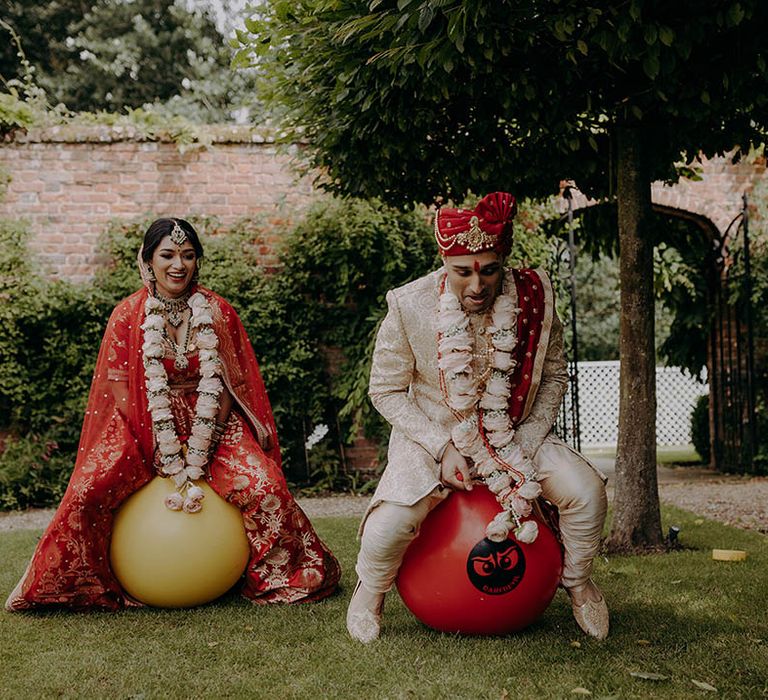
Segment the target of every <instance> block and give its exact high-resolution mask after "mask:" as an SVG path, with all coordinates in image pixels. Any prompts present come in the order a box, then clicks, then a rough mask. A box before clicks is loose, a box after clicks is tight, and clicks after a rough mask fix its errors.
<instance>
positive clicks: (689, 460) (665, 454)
mask: <svg viewBox="0 0 768 700" xmlns="http://www.w3.org/2000/svg"><path fill="white" fill-rule="evenodd" d="M582 451H583V452H584V454H585V455H587V456H588V457H610V458H611V459H616V447H585V448H584V450H582ZM656 462H657V463H658V464H696V463H699V465H700V463H701V457H700V456H699V453H698V452H696V448H695V447H694V446H693V445H657V446H656Z"/></svg>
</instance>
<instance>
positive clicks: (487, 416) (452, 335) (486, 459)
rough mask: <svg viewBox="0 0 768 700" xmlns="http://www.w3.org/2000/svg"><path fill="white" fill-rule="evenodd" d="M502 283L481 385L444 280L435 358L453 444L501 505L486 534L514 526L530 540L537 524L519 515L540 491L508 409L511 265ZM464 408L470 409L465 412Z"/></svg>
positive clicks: (457, 306)
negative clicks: (454, 420)
mask: <svg viewBox="0 0 768 700" xmlns="http://www.w3.org/2000/svg"><path fill="white" fill-rule="evenodd" d="M503 284H504V287H503V289H502V293H501V294H499V296H498V297H496V301H495V302H494V304H493V309H492V310H491V323H490V325H489V326H488V327H487V329H486V332H487V333H488V334H489V337H490V343H491V347H492V350H493V352H492V354H491V353H490V352H489V358H490V376H489V377H488V379H487V381H486V382H485V386H483V387H482V389H481V387H480V378H478V377H475V376H474V372H473V370H472V351H473V349H474V339H473V338H472V336H471V334H470V330H469V329H470V324H469V316H468V314H467V312H466V311H465V310H464V308H463V307H462V305H461V302H460V301H459V299H458V297H457V296H456V295H455V294H453V292H451V291H450V290H449V288H448V284H447V283H445V282H444V284H443V291H442V293H441V295H440V311H439V313H438V329H439V334H438V346H437V347H438V358H439V360H438V364H439V367H440V373H441V375H442V377H443V378H444V382H443V385H444V388H445V392H446V394H447V396H446V399H447V401H448V405H449V407H450V408H451V410H453V411H454V412H455V414H456V415H457V417H458V418H460V423H459V424H458V425H456V426H454V428H453V430H452V431H451V439H452V441H453V444H454V445H455V447H456V449H457V450H458V451H459V452H460V453H461V454H462V455H463V456H464V457H468V458H470V459H471V460H472V461H473V462H474V465H475V469H476V471H477V474H478V475H479V476H481V477H482V478H483V479H484V481H485V483H486V485H487V486H488V488H489V489H490V490H491V491H492V492H493V493H494V494H496V499H497V500H498V502H499V504H500V505H501V506H502V508H503V509H504V510H503V511H502V512H501V513H499V514H498V515H497V516H496V517H495V518H494V519H493V520H492V521H491V522H490V523H488V526H487V527H486V530H485V534H486V537H488V539H490V540H493V541H494V542H503V541H504V540H506V539H507V537H508V536H509V531H510V530H511V529H512V527H515V537H516V538H517V539H518V541H520V542H533V541H534V540H535V539H536V537H537V536H538V532H539V530H538V525H537V524H536V522H535V521H532V520H528V521H525V522H522V518H525V517H527V516H529V515H530V514H531V511H532V503H531V501H533V500H535V499H536V498H537V497H538V496H539V495H540V494H541V486H540V485H539V484H538V482H537V474H536V471H535V469H534V467H533V463H532V462H531V460H530V459H528V458H527V457H526V456H525V455H524V454H523V452H522V450H521V449H520V447H519V446H518V445H515V444H513V443H512V439H513V437H514V435H515V429H514V428H513V427H512V420H511V419H510V417H509V413H508V410H507V409H508V404H509V397H510V396H511V394H512V390H511V386H510V377H511V375H512V372H513V370H514V368H515V366H516V364H517V363H516V361H515V360H514V359H512V351H513V350H514V349H515V346H516V345H517V334H516V328H517V315H518V314H519V313H520V309H519V308H516V307H515V303H514V300H513V299H512V297H511V296H510V295H509V293H508V290H509V289H510V288H511V285H513V284H514V278H513V277H512V272H511V271H508V272H507V273H506V275H505V279H504V283H503ZM468 411H472V413H471V415H469V416H466V415H465V414H466V413H467V412H468Z"/></svg>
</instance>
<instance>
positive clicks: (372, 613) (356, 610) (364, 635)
mask: <svg viewBox="0 0 768 700" xmlns="http://www.w3.org/2000/svg"><path fill="white" fill-rule="evenodd" d="M383 608H384V594H383V593H371V592H370V591H369V590H368V589H367V588H366V587H365V586H363V583H362V581H358V582H357V585H356V586H355V590H354V592H353V593H352V599H351V600H350V601H349V607H348V608H347V631H348V632H349V634H350V636H351V637H352V639H356V640H357V641H358V642H362V643H363V644H370V643H371V642H372V641H374V640H376V639H378V638H379V633H380V632H381V611H382V609H383Z"/></svg>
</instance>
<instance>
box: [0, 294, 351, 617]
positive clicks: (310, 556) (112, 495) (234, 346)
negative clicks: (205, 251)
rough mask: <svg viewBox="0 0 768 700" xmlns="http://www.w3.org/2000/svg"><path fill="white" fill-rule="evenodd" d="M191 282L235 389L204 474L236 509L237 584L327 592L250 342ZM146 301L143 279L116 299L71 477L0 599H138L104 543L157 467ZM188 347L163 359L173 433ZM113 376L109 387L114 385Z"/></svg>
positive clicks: (315, 541)
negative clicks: (145, 349)
mask: <svg viewBox="0 0 768 700" xmlns="http://www.w3.org/2000/svg"><path fill="white" fill-rule="evenodd" d="M197 291H199V292H201V293H202V294H204V296H205V297H206V299H207V300H208V302H209V303H210V305H211V307H212V309H213V321H214V322H213V327H214V330H215V332H216V336H217V338H218V340H219V346H218V351H219V357H220V359H221V364H222V380H223V381H224V383H225V385H226V386H227V388H228V389H229V391H230V393H231V394H232V396H233V397H234V399H235V402H234V406H233V408H232V411H231V413H230V417H229V420H228V424H227V429H226V431H225V433H224V435H223V437H222V439H221V441H220V442H219V444H218V446H217V448H216V450H215V452H214V455H213V457H212V459H211V462H210V464H209V466H208V469H207V475H206V477H205V478H206V480H207V481H208V483H209V484H210V486H211V487H212V488H213V490H214V491H216V493H218V494H219V495H220V496H221V497H222V498H224V499H226V500H227V501H229V502H230V503H233V504H234V505H236V506H237V507H238V508H239V509H240V510H241V512H242V514H243V522H244V525H245V529H246V533H247V535H248V541H249V544H250V560H249V562H248V566H247V568H246V571H245V573H244V575H243V579H242V583H241V584H240V585H241V592H242V594H243V596H245V597H246V598H247V599H249V600H251V601H252V602H254V603H278V602H284V603H289V602H304V601H312V600H319V599H321V598H324V597H326V596H328V595H330V594H331V593H332V592H333V591H334V590H335V588H336V585H337V583H338V580H339V576H340V570H339V564H338V562H337V561H336V558H335V557H334V556H333V554H331V552H330V551H329V549H328V548H327V547H326V546H325V544H323V542H322V541H321V540H320V538H319V537H318V536H317V534H316V533H315V531H314V529H313V528H312V525H311V524H310V522H309V520H308V518H307V516H306V515H305V514H304V512H303V511H302V510H301V508H300V507H299V506H298V505H297V504H296V502H295V501H294V499H293V497H292V496H291V494H290V492H289V491H288V487H287V484H286V482H285V478H284V476H283V473H282V470H281V466H280V450H279V447H278V445H277V439H276V430H275V423H274V419H273V416H272V410H271V408H270V404H269V400H268V398H267V394H266V390H265V388H264V383H263V381H262V379H261V374H260V372H259V367H258V364H257V362H256V357H255V355H254V353H253V349H252V348H251V345H250V342H249V341H248V338H247V336H246V334H245V330H244V328H243V326H242V324H241V322H240V319H239V318H238V317H237V314H236V313H235V311H234V309H232V307H231V306H230V305H229V304H228V303H227V302H226V301H225V300H224V299H222V298H221V297H219V296H218V295H216V294H214V293H213V292H210V291H208V290H206V289H203V288H199V287H198V288H197ZM146 299H147V290H146V289H142V290H140V291H138V292H136V293H135V294H133V295H131V296H130V297H128V298H127V299H125V300H123V301H122V302H121V303H120V304H119V305H118V306H117V307H116V308H115V310H114V311H113V313H112V316H111V317H110V320H109V323H108V325H107V329H106V332H105V334H104V339H103V341H102V344H101V349H100V351H99V357H98V360H97V362H96V371H95V373H94V377H93V383H92V385H91V392H90V395H89V399H88V407H87V410H86V413H85V420H84V423H83V431H82V435H81V438H80V446H79V449H78V456H77V460H76V463H75V469H74V472H73V474H72V478H71V480H70V482H69V486H68V488H67V491H66V493H65V494H64V497H63V498H62V501H61V504H60V505H59V507H58V509H57V511H56V513H55V515H54V517H53V520H52V521H51V523H50V525H49V526H48V528H47V530H46V531H45V533H44V534H43V536H42V538H41V540H40V542H39V544H38V546H37V548H36V550H35V553H34V555H33V557H32V560H31V561H30V563H29V566H28V567H27V570H26V572H25V573H24V576H23V577H22V579H21V581H19V583H18V585H17V586H16V588H15V589H14V591H13V592H12V593H11V595H10V597H9V598H8V601H7V603H6V608H7V609H9V610H30V609H35V608H43V607H50V606H53V607H63V608H70V609H86V608H101V609H108V610H117V609H120V608H123V607H126V606H133V605H138V603H136V602H135V601H133V600H131V599H130V598H128V597H127V595H126V594H125V592H124V591H123V590H122V588H121V587H120V584H119V583H118V582H117V580H116V579H115V577H114V575H113V573H112V570H111V568H110V564H109V546H110V538H111V533H112V522H113V517H114V513H115V512H116V510H117V509H118V508H119V507H120V505H121V504H122V503H123V501H125V499H126V498H128V496H130V495H131V494H133V493H134V492H135V491H136V490H137V489H139V488H140V487H142V486H143V485H144V484H146V483H147V482H148V481H150V480H151V479H152V478H153V477H155V476H156V475H157V469H156V463H157V460H156V458H155V454H156V453H155V444H154V438H153V433H152V419H151V415H150V413H149V410H148V407H147V404H148V402H147V395H146V385H145V376H144V367H143V355H142V335H143V334H142V330H141V324H142V322H143V319H144V303H145V301H146ZM194 337H195V336H194V334H193V335H192V338H191V345H194ZM186 357H187V359H188V361H189V364H188V366H187V367H186V368H184V369H177V368H176V367H175V364H174V356H173V353H172V352H171V351H170V348H169V350H168V353H167V356H166V357H165V358H164V360H163V362H164V365H165V367H166V371H167V373H168V382H169V385H170V389H171V392H170V399H171V406H172V412H173V417H174V421H175V423H176V431H177V433H178V435H179V436H180V437H181V438H182V440H183V439H185V437H186V436H189V434H190V429H191V423H192V420H193V419H194V410H195V404H196V400H197V382H198V380H199V374H198V370H199V361H198V358H197V351H193V352H189V353H187V355H186ZM116 382H117V387H118V391H114V388H115V386H116V385H115V383H116ZM118 403H119V404H121V405H120V407H119V410H118V405H117V404H118ZM266 435H271V436H272V444H271V445H268V447H269V449H267V450H266V451H265V450H264V449H262V447H261V444H264V443H265V440H264V436H266ZM257 438H258V439H257ZM260 443H261V444H260ZM161 507H164V506H162V504H161ZM203 507H205V506H204V505H203ZM187 517H195V516H194V514H190V515H188V516H187Z"/></svg>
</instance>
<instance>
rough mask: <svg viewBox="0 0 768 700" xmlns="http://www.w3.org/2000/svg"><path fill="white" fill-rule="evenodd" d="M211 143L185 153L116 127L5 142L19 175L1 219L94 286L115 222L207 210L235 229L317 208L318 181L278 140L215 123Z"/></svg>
mask: <svg viewBox="0 0 768 700" xmlns="http://www.w3.org/2000/svg"><path fill="white" fill-rule="evenodd" d="M210 137H211V140H212V145H211V146H210V147H209V148H195V149H188V150H186V151H185V152H181V151H180V149H179V147H178V146H177V145H176V144H175V143H173V142H170V141H168V140H165V141H163V140H159V141H148V140H146V139H143V138H142V136H141V135H139V134H137V133H135V132H130V131H126V130H124V129H116V128H111V127H98V126H92V127H83V126H78V127H71V126H67V127H56V128H49V129H37V130H32V131H30V132H29V133H27V134H20V135H16V136H15V137H14V139H13V140H11V141H7V142H5V143H2V144H0V168H3V169H4V170H6V171H7V172H8V174H9V175H10V176H11V181H10V183H9V185H8V190H7V192H6V195H5V198H4V199H3V200H2V201H0V216H1V217H12V218H15V219H19V218H22V219H25V220H26V221H27V222H28V223H29V225H30V228H31V231H32V247H33V250H34V251H35V252H36V253H38V254H39V256H40V259H41V260H42V262H43V264H44V265H46V267H47V268H48V269H49V270H50V272H51V273H52V274H53V275H56V276H60V277H65V278H68V279H70V280H73V281H84V280H86V279H88V278H89V277H90V276H91V275H92V273H93V268H94V264H95V263H97V262H98V261H97V260H96V256H95V244H96V240H97V239H98V237H99V234H100V233H101V232H102V231H103V230H104V228H105V226H106V224H107V223H108V222H109V221H110V220H111V219H114V218H120V219H126V220H135V219H136V218H139V217H142V216H150V217H153V218H156V217H160V216H180V217H187V216H191V215H194V214H201V215H202V214H204V215H207V216H213V217H216V218H217V219H218V221H219V222H220V223H221V224H222V225H223V226H225V227H226V226H227V225H231V224H232V223H233V222H235V221H237V220H238V219H240V218H242V217H245V216H249V215H253V214H256V213H267V214H273V215H275V216H279V217H280V218H285V217H290V216H291V215H293V214H295V213H296V212H297V211H301V210H302V209H303V208H305V207H306V206H307V204H308V203H309V202H310V200H311V198H312V196H313V188H312V184H311V181H310V179H309V178H306V177H305V178H299V177H298V176H297V175H296V174H295V172H294V170H293V168H292V163H291V158H290V156H289V155H287V154H284V153H281V152H279V151H278V148H277V147H276V146H275V145H274V144H273V143H270V142H269V141H268V140H266V139H265V138H263V137H261V136H259V135H258V134H255V133H254V132H253V131H251V130H249V129H245V128H241V127H238V128H230V127H211V134H210ZM270 243H272V244H274V243H275V241H271V242H270V241H267V246H266V247H265V248H264V249H263V250H262V252H263V254H264V255H265V264H267V265H270V264H271V263H274V255H273V252H272V248H271V247H270V245H269V244H270Z"/></svg>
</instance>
